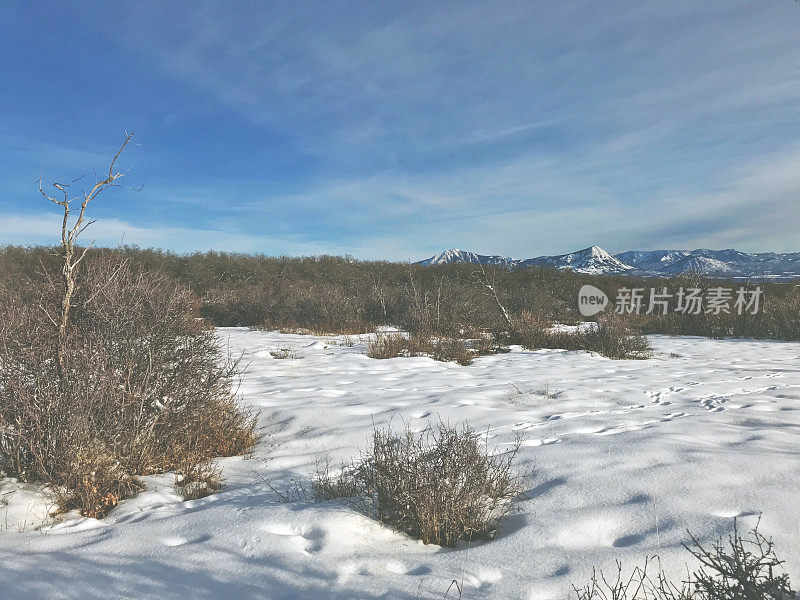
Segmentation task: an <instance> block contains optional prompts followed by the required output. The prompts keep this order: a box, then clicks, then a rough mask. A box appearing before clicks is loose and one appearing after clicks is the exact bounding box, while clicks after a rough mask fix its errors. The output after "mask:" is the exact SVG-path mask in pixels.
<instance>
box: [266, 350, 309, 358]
mask: <svg viewBox="0 0 800 600" xmlns="http://www.w3.org/2000/svg"><path fill="white" fill-rule="evenodd" d="M269 354H270V356H271V357H272V358H277V359H278V360H285V359H287V358H290V359H292V360H297V359H300V358H303V357H302V356H300V355H299V354H298V353H297V350H295V349H294V348H275V349H274V350H270V351H269Z"/></svg>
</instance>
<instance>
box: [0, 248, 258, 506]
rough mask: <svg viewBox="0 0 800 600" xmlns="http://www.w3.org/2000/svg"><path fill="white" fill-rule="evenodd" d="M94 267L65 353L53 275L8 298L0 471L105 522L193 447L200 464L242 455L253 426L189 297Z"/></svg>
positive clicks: (1, 349)
mask: <svg viewBox="0 0 800 600" xmlns="http://www.w3.org/2000/svg"><path fill="white" fill-rule="evenodd" d="M86 267H87V272H86V274H85V276H84V277H83V278H81V281H80V283H79V285H78V286H77V287H76V289H75V292H74V296H73V309H72V312H71V315H70V317H71V318H70V320H69V323H68V328H67V331H66V335H65V336H64V343H63V344H60V343H59V340H58V338H59V336H58V329H57V327H56V326H55V323H54V321H53V319H51V315H54V314H57V310H58V308H57V306H58V302H59V298H60V291H59V287H58V284H56V283H55V282H54V281H53V279H52V278H50V277H49V276H48V275H47V274H46V273H45V274H42V276H41V277H40V278H39V280H37V281H29V282H27V283H25V284H24V285H20V286H19V288H18V289H17V291H16V292H14V293H10V292H7V293H6V294H5V295H4V296H3V297H2V298H0V308H2V313H3V314H4V316H5V320H4V322H3V324H2V326H0V464H2V466H3V468H4V470H6V471H7V472H8V473H9V474H10V475H12V476H15V477H18V478H19V479H20V480H23V481H43V482H46V483H49V484H50V485H51V487H52V488H53V489H54V490H56V492H57V496H58V500H59V503H60V505H61V508H62V509H63V510H69V509H72V508H78V509H79V510H80V511H81V512H82V513H83V514H85V515H89V516H102V515H103V514H105V513H106V512H107V511H108V510H109V509H111V508H113V507H114V506H115V505H116V503H117V502H118V501H119V500H120V499H121V498H123V497H125V496H126V495H129V494H130V493H133V492H134V491H135V490H136V488H137V486H136V484H135V476H136V475H144V474H150V473H157V472H163V471H168V470H175V469H177V468H178V467H179V466H180V465H181V464H182V461H184V460H185V455H186V453H187V451H188V450H190V449H191V451H192V455H193V456H196V457H197V459H198V461H199V462H203V461H206V460H208V459H210V458H212V457H214V456H228V455H233V454H240V453H242V452H244V451H245V450H246V449H247V448H249V447H250V446H251V445H252V444H253V443H254V441H255V433H254V428H255V421H254V419H253V418H252V416H251V415H250V414H248V413H247V412H246V411H243V410H242V409H241V408H240V407H239V406H238V405H237V404H236V402H235V399H234V397H233V392H232V389H231V388H232V381H233V378H234V377H235V375H236V364H235V362H234V361H231V360H230V359H227V360H226V358H225V356H224V354H223V352H222V348H221V347H220V345H219V342H218V340H217V338H216V337H215V335H214V333H213V331H211V330H209V329H207V328H206V327H205V326H204V324H203V322H202V321H201V320H200V319H199V318H198V316H199V315H198V309H199V303H198V301H197V299H196V298H195V297H194V296H193V294H192V293H191V292H190V291H189V290H188V289H187V288H185V287H184V286H181V285H180V284H178V283H177V282H175V281H174V280H171V279H169V278H168V277H166V276H164V275H163V274H159V273H152V272H150V273H148V272H145V271H143V270H142V269H141V268H134V267H132V266H131V265H130V263H128V262H123V263H121V264H120V263H118V262H116V261H113V260H105V259H102V258H100V259H95V260H93V261H91V262H89V263H88V264H87V265H86ZM59 358H62V361H61V363H59Z"/></svg>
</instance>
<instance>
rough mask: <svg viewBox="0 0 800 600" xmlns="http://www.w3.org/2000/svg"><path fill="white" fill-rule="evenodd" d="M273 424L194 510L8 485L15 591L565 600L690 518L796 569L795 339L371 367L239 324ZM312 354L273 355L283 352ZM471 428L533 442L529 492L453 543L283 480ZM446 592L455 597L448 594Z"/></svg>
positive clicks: (2, 574)
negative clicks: (756, 545)
mask: <svg viewBox="0 0 800 600" xmlns="http://www.w3.org/2000/svg"><path fill="white" fill-rule="evenodd" d="M220 335H221V336H223V338H225V339H226V340H228V341H229V342H230V345H231V347H232V349H233V350H234V352H237V351H243V352H244V353H245V356H244V362H245V363H246V364H248V366H247V369H246V372H245V374H244V376H243V381H242V386H241V390H240V396H241V398H242V401H243V402H245V403H247V404H249V405H251V406H253V407H254V408H255V409H256V410H258V411H259V413H260V415H261V425H262V427H263V431H264V434H265V437H264V440H263V442H262V443H261V444H260V445H259V447H258V448H257V449H256V451H255V453H254V454H253V456H252V457H249V458H232V459H226V460H224V461H222V462H221V464H222V466H223V469H224V476H225V479H226V487H225V489H224V490H223V491H222V492H221V493H220V494H217V495H215V496H212V497H209V498H205V499H202V500H198V501H190V502H181V499H180V497H178V496H176V495H175V493H174V491H173V490H172V478H171V477H170V476H168V475H165V476H160V477H154V478H148V479H147V483H148V486H149V489H148V491H147V492H145V493H143V494H142V495H140V496H139V497H137V498H135V499H132V500H129V501H126V502H124V503H123V504H122V505H120V506H119V507H118V508H117V509H116V510H115V511H114V512H112V513H111V515H110V516H109V517H108V518H107V519H105V520H104V521H102V522H99V521H93V520H87V519H69V520H67V521H65V522H62V523H60V524H57V525H45V526H42V518H43V517H44V516H45V515H46V512H47V507H46V505H45V501H44V500H43V499H42V496H41V494H40V493H39V492H38V491H37V490H36V489H35V488H32V487H30V486H28V487H20V486H18V485H16V484H14V483H13V482H10V481H5V482H2V483H0V599H2V600H17V599H37V598H75V599H81V600H85V599H89V598H138V599H150V598H152V599H169V598H187V599H188V598H191V599H193V600H198V599H204V598H207V599H212V598H213V599H222V598H225V599H228V598H248V599H250V598H252V599H256V598H257V599H259V600H263V599H275V598H298V599H310V598H319V599H323V598H326V599H327V598H408V599H415V598H442V597H444V594H445V592H446V590H447V589H448V586H449V585H450V583H451V581H452V580H454V579H455V580H458V581H463V583H464V592H463V597H464V598H469V599H472V598H503V599H509V598H541V599H548V598H565V597H566V596H567V593H568V591H569V588H570V584H571V583H582V582H584V581H585V580H586V578H587V576H588V575H589V573H590V570H591V567H592V565H595V564H598V565H600V566H606V567H608V566H610V565H612V564H613V560H614V559H615V558H620V559H621V560H623V561H625V562H626V563H628V564H632V563H633V562H639V561H640V560H641V559H642V558H643V557H644V556H645V555H648V554H654V553H657V554H659V555H660V556H661V557H662V559H663V563H664V566H666V567H667V568H668V569H670V570H673V571H674V572H675V573H677V574H678V576H680V575H682V574H684V573H685V571H684V570H683V569H682V567H683V565H685V562H686V557H687V556H688V554H686V553H685V552H684V551H682V550H680V543H681V542H682V541H686V540H687V535H686V530H687V529H690V530H691V531H693V532H695V533H698V534H701V535H702V536H704V537H706V538H710V537H713V536H715V535H717V534H722V533H724V534H727V532H728V531H730V529H731V526H732V518H733V517H734V516H737V515H738V516H742V519H741V520H742V522H743V524H744V525H751V524H753V523H754V519H755V518H756V516H755V515H758V514H763V519H762V525H761V530H762V532H764V533H768V534H771V535H773V536H774V538H775V540H776V542H777V548H778V552H779V555H780V556H782V557H784V558H785V559H786V561H787V563H786V566H787V568H788V570H789V572H790V574H791V575H793V576H794V577H795V579H796V580H800V537H799V536H798V535H797V533H798V531H800V495H798V489H799V488H798V478H799V477H800V445H798V441H800V410H798V409H800V344H795V343H782V342H767V341H764V342H761V341H758V342H756V341H715V340H707V339H699V338H666V337H658V336H657V337H653V338H651V340H652V343H653V345H654V347H655V350H656V353H655V356H654V358H652V359H650V360H646V361H612V360H608V359H605V358H602V357H599V356H594V355H590V354H586V353H582V352H563V351H552V350H545V351H538V352H528V351H523V350H521V349H514V350H513V351H512V352H511V353H509V354H503V355H497V356H487V357H482V358H479V359H477V360H476V361H475V362H474V363H473V364H472V365H471V366H468V367H462V366H459V365H457V364H454V363H441V362H434V361H433V360H430V359H427V358H397V359H392V360H373V359H370V358H367V357H366V356H365V354H364V350H365V346H364V343H363V342H364V340H361V343H356V345H354V346H352V347H348V346H346V345H344V344H343V341H344V338H324V337H313V336H299V335H284V334H279V333H270V332H251V331H248V330H245V329H223V330H220ZM287 347H291V348H294V349H295V350H296V351H297V353H298V354H299V355H300V356H301V357H302V358H299V359H296V360H292V359H286V360H277V359H274V358H272V357H271V356H270V354H269V350H271V349H275V348H287ZM440 418H441V419H444V420H446V421H450V422H451V423H460V422H462V421H468V422H469V423H470V424H472V425H473V426H474V427H475V428H477V429H481V430H484V431H488V432H489V437H490V440H489V441H490V444H491V445H492V446H493V447H495V448H499V449H502V448H504V447H507V446H508V445H510V444H512V443H513V441H514V438H515V436H516V435H518V434H520V435H522V436H523V439H524V442H523V447H522V450H521V452H520V455H519V458H518V462H517V467H518V469H519V470H520V471H521V472H522V473H523V474H526V482H527V485H526V489H527V499H525V500H523V501H521V502H520V503H519V504H518V511H517V512H516V513H515V514H513V515H512V516H511V517H510V518H509V519H508V520H507V521H506V522H505V523H504V525H503V527H502V528H501V531H500V532H499V535H498V537H497V538H496V539H495V540H493V541H490V542H486V543H481V544H474V545H471V546H463V547H460V548H457V549H454V550H451V549H442V548H438V547H435V546H425V545H423V544H422V543H419V542H416V541H414V540H411V539H408V538H407V537H405V536H403V535H401V534H398V533H395V532H392V531H390V530H387V529H385V528H383V527H382V526H380V525H378V524H377V523H375V522H372V521H370V520H369V519H367V518H365V517H363V516H361V515H359V514H357V513H355V512H353V511H352V510H350V509H348V508H347V507H344V506H342V505H339V504H335V503H330V504H314V503H307V502H296V503H289V504H281V503H277V502H276V501H275V497H274V494H273V493H272V491H271V490H270V488H269V485H268V482H269V483H270V484H272V485H275V486H277V487H281V486H282V485H284V484H288V482H289V481H290V479H292V478H301V479H302V478H306V477H308V476H309V475H311V474H312V473H313V472H314V470H315V467H316V465H317V464H318V463H320V462H321V461H324V460H326V459H327V458H330V459H332V460H333V461H334V463H336V462H338V461H341V460H349V459H352V458H354V457H355V456H357V454H358V451H359V449H363V448H366V446H367V444H368V441H369V437H370V432H371V430H372V427H373V425H378V426H382V425H387V424H390V423H391V424H393V425H395V426H397V427H402V426H403V423H404V422H406V423H409V424H410V425H411V426H412V427H415V428H420V429H421V428H423V427H425V426H426V425H427V424H428V423H429V422H431V421H432V420H436V419H440ZM450 597H453V593H452V592H451V595H450Z"/></svg>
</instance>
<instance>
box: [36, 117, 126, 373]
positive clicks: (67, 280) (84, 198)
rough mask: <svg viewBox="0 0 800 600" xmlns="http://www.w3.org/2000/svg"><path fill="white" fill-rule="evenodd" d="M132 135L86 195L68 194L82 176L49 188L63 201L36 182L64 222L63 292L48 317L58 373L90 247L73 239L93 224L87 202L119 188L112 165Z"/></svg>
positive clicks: (122, 174) (62, 240)
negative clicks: (54, 333) (76, 207)
mask: <svg viewBox="0 0 800 600" xmlns="http://www.w3.org/2000/svg"><path fill="white" fill-rule="evenodd" d="M133 133H134V132H133V131H132V132H130V133H126V135H125V141H124V142H123V143H122V146H120V149H119V150H118V151H117V154H116V155H115V156H114V159H113V160H112V161H111V165H110V166H109V168H108V175H107V176H106V177H105V179H103V180H102V181H96V182H95V184H94V186H93V187H92V188H91V189H90V190H89V191H88V192H87V191H85V190H82V191H81V193H80V194H76V195H72V194H71V191H70V187H71V186H72V184H74V183H77V182H78V181H80V180H81V179H82V177H81V178H78V179H74V180H72V181H70V182H69V183H59V182H53V187H54V188H56V189H57V190H58V192H59V194H60V195H63V199H58V198H57V197H56V196H57V195H56V194H54V195H53V196H49V195H48V194H47V193H46V192H45V191H44V189H42V180H41V178H40V179H39V192H40V193H41V194H42V196H44V197H45V198H47V199H48V200H50V202H52V203H53V204H57V205H58V206H60V207H61V208H62V209H63V210H64V219H63V221H62V223H61V258H62V265H61V275H62V278H63V284H64V291H63V295H62V297H61V314H60V315H58V319H54V318H53V317H52V316H50V315H48V316H50V320H51V321H52V322H53V324H54V325H56V327H58V364H59V369H60V370H61V371H62V373H63V369H64V356H65V351H64V347H65V341H66V334H67V323H68V322H69V312H70V308H71V307H72V295H73V293H74V291H75V270H76V268H77V267H78V265H79V264H80V263H81V261H82V260H83V259H84V257H85V256H86V253H87V252H88V251H89V248H90V247H91V246H92V244H89V245H88V246H86V247H85V248H84V249H83V251H82V252H76V248H75V240H77V239H78V236H79V235H80V234H81V233H83V232H84V231H85V230H86V228H87V227H89V225H91V224H92V223H94V220H91V219H90V220H86V207H87V206H88V205H89V203H90V202H91V201H92V200H94V199H95V198H97V197H98V196H99V195H100V194H101V193H102V192H103V191H104V190H106V189H108V188H110V187H119V184H118V183H117V181H118V180H119V179H121V178H122V177H123V176H124V175H125V174H124V173H122V172H120V171H117V172H114V166H115V165H116V162H117V159H118V158H119V156H120V154H122V151H123V150H125V146H127V145H128V142H130V141H131V138H133ZM76 200H80V203H81V207H80V211H79V212H78V218H77V219H76V221H75V223H74V224H73V225H72V226H70V224H69V216H70V205H71V204H72V203H73V202H75V201H76ZM92 243H94V242H92Z"/></svg>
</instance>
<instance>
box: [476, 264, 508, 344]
mask: <svg viewBox="0 0 800 600" xmlns="http://www.w3.org/2000/svg"><path fill="white" fill-rule="evenodd" d="M473 278H474V279H475V281H476V282H477V283H478V285H479V286H480V287H481V288H482V289H483V290H484V292H485V293H486V294H488V295H489V297H490V298H492V299H493V300H494V302H495V304H497V307H498V308H499V309H500V312H501V313H503V320H504V321H505V322H506V325H508V328H509V330H510V331H514V324H513V323H512V321H511V315H510V314H509V312H508V310H506V307H505V306H503V303H502V302H501V301H500V296H498V294H497V281H496V280H497V277H496V273H495V271H494V269H492V276H491V277H489V274H488V273H487V272H486V269H485V268H484V266H483V265H481V272H480V274H478V273H477V272H475V273H473Z"/></svg>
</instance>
